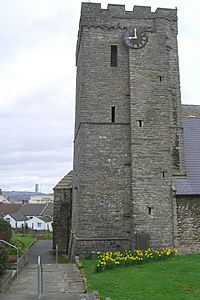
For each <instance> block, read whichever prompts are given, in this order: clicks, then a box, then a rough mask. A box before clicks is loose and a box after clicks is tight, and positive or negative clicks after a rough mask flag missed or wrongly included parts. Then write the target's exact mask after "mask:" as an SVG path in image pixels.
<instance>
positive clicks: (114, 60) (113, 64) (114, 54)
mask: <svg viewBox="0 0 200 300" xmlns="http://www.w3.org/2000/svg"><path fill="white" fill-rule="evenodd" d="M111 67H117V46H116V45H112V46H111Z"/></svg>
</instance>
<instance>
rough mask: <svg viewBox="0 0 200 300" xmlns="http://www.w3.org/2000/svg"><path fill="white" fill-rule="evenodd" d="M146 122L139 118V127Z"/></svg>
mask: <svg viewBox="0 0 200 300" xmlns="http://www.w3.org/2000/svg"><path fill="white" fill-rule="evenodd" d="M143 124H144V122H143V121H142V120H138V127H140V128H141V127H143Z"/></svg>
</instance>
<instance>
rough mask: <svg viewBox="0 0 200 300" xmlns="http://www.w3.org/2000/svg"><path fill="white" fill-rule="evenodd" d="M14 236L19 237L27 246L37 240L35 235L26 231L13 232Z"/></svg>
mask: <svg viewBox="0 0 200 300" xmlns="http://www.w3.org/2000/svg"><path fill="white" fill-rule="evenodd" d="M13 237H19V238H20V239H21V240H22V242H23V243H24V244H25V247H26V248H28V246H29V245H30V244H31V243H32V242H33V241H34V240H35V237H33V236H32V234H30V233H27V234H26V233H24V234H16V235H15V234H13Z"/></svg>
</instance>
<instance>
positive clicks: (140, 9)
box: [81, 2, 177, 19]
mask: <svg viewBox="0 0 200 300" xmlns="http://www.w3.org/2000/svg"><path fill="white" fill-rule="evenodd" d="M96 15H98V16H99V15H102V17H106V15H107V16H109V17H115V18H126V17H127V18H130V16H131V15H132V16H133V18H134V17H138V18H140V17H141V18H143V17H144V16H146V17H154V18H155V17H157V16H158V17H169V18H177V8H175V9H170V8H157V9H156V11H155V12H152V11H151V7H150V6H139V5H135V6H134V7H133V10H132V11H126V10H125V5H119V4H108V6H107V9H102V8H101V3H90V2H82V4H81V16H82V17H83V18H84V17H86V18H87V19H88V18H94V17H95V16H96Z"/></svg>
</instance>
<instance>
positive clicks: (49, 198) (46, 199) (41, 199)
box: [29, 194, 54, 204]
mask: <svg viewBox="0 0 200 300" xmlns="http://www.w3.org/2000/svg"><path fill="white" fill-rule="evenodd" d="M53 199H54V196H53V195H50V194H49V195H37V196H31V198H30V199H29V203H38V204H39V203H43V204H44V203H53Z"/></svg>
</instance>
